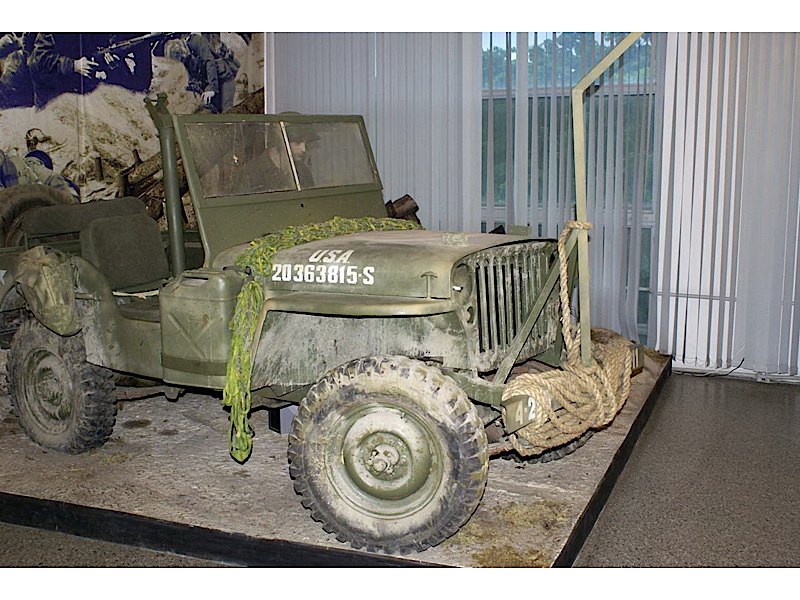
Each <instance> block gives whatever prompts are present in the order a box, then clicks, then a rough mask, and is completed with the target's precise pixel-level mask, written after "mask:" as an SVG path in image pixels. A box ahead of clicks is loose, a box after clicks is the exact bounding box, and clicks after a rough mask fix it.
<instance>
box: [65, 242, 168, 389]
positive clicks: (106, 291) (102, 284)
mask: <svg viewBox="0 0 800 600" xmlns="http://www.w3.org/2000/svg"><path fill="white" fill-rule="evenodd" d="M74 260H75V262H76V266H77V272H78V278H77V279H78V281H77V285H76V293H75V297H76V300H77V302H78V309H79V311H80V316H81V322H82V325H83V328H82V330H81V333H79V334H78V335H83V339H84V344H85V346H86V360H88V361H89V362H90V363H93V364H96V365H100V366H102V367H106V368H109V369H113V370H115V371H122V372H125V373H135V374H137V375H141V376H143V377H152V378H153V379H161V377H162V374H163V371H162V368H161V327H160V324H159V323H158V322H157V321H147V320H139V319H129V318H127V317H125V316H124V315H123V314H122V311H121V310H120V307H119V305H118V304H117V301H116V299H115V298H114V296H113V294H112V293H111V287H110V286H109V285H108V282H107V281H106V278H105V277H103V275H102V274H101V273H100V271H98V270H97V269H96V268H95V267H93V266H92V265H91V264H89V263H88V262H86V261H85V260H83V259H80V258H77V257H76V258H75V259H74Z"/></svg>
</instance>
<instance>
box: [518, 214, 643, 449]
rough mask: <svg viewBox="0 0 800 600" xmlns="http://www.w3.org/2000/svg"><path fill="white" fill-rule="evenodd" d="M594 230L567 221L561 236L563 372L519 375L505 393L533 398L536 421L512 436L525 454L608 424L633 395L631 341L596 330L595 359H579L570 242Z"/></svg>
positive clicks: (582, 222)
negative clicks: (569, 267)
mask: <svg viewBox="0 0 800 600" xmlns="http://www.w3.org/2000/svg"><path fill="white" fill-rule="evenodd" d="M592 227H593V225H592V224H591V223H590V222H588V221H567V222H566V223H565V226H564V229H563V230H562V232H561V235H560V236H559V238H558V259H559V279H560V281H559V292H560V293H559V296H560V301H561V330H562V333H563V337H564V345H565V347H566V358H565V359H564V361H563V362H562V369H561V370H556V371H549V372H547V373H540V374H534V373H525V374H522V375H519V376H517V377H515V378H514V379H512V380H511V381H510V382H509V383H508V385H507V386H506V388H505V389H504V390H503V401H506V400H507V399H509V398H511V397H513V396H528V397H529V398H532V399H534V401H535V404H536V407H535V411H534V414H535V417H534V419H533V421H532V422H530V423H528V424H527V425H526V426H525V427H523V428H522V429H520V430H518V431H517V432H515V433H512V434H511V435H510V436H509V440H510V442H511V446H512V447H513V448H514V450H516V451H517V452H518V453H519V454H520V455H521V456H535V455H537V454H541V453H542V452H544V451H545V450H548V449H549V448H554V447H556V446H560V445H562V444H566V443H567V442H570V441H571V440H573V439H575V438H577V437H579V436H581V435H583V433H585V432H586V431H587V430H589V429H592V428H598V427H603V426H604V425H607V424H608V423H610V422H611V420H612V419H613V418H614V417H615V416H616V414H617V413H618V412H619V410H620V409H621V408H622V406H623V404H625V401H626V400H627V399H628V396H629V394H630V380H631V368H632V365H633V357H632V354H631V350H630V342H628V340H626V339H624V338H623V337H622V336H620V335H619V334H617V333H614V332H612V331H609V330H606V329H599V328H597V329H592V332H591V338H592V361H591V364H590V365H589V366H584V365H583V362H582V361H581V356H580V337H581V334H580V331H581V325H580V323H577V324H576V325H575V326H574V332H573V325H572V320H571V311H570V298H569V287H568V281H567V252H566V240H567V236H568V235H569V234H570V231H571V230H573V229H580V230H584V231H588V230H590V229H592ZM520 438H522V439H520Z"/></svg>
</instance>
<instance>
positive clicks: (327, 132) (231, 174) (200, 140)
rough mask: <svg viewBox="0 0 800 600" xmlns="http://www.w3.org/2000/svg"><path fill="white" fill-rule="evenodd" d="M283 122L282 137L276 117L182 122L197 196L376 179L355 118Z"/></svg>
mask: <svg viewBox="0 0 800 600" xmlns="http://www.w3.org/2000/svg"><path fill="white" fill-rule="evenodd" d="M284 126H285V131H286V137H285V138H284V134H283V130H282V128H281V124H280V123H277V122H263V121H262V122H255V121H253V122H244V123H187V124H186V135H187V139H188V141H189V144H190V146H191V153H192V156H193V158H194V167H195V169H196V171H197V178H198V180H199V182H200V186H201V188H202V190H203V196H204V197H206V198H217V197H222V196H239V195H246V194H260V193H267V192H282V191H291V190H297V189H301V190H302V189H315V188H326V187H338V186H348V185H358V184H371V183H376V177H375V173H374V171H373V169H372V165H371V163H370V160H369V155H368V152H367V149H366V146H365V144H364V139H363V137H362V135H361V129H360V127H359V126H358V123H354V122H327V121H320V122H313V123H290V122H286V123H285V124H284ZM287 139H288V142H289V144H288V147H287V144H286V141H287ZM290 154H291V157H290Z"/></svg>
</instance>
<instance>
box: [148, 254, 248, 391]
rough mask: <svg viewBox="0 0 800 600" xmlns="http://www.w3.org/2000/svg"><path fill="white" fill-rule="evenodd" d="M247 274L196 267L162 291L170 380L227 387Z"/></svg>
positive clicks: (163, 344)
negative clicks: (233, 335) (237, 311)
mask: <svg viewBox="0 0 800 600" xmlns="http://www.w3.org/2000/svg"><path fill="white" fill-rule="evenodd" d="M243 283H244V276H243V275H242V274H241V273H240V272H238V271H235V270H232V269H230V270H222V271H220V270H218V269H193V270H189V271H184V272H183V273H182V274H181V275H180V276H178V278H177V279H175V281H172V282H170V283H168V284H166V285H165V286H164V287H163V288H162V290H161V293H160V310H161V365H162V367H163V369H164V381H166V382H169V383H173V384H180V385H186V386H202V387H209V388H214V389H222V388H223V387H224V384H225V372H226V367H227V364H228V354H229V352H230V347H231V328H230V321H231V318H232V317H233V312H234V308H235V307H236V298H237V296H238V294H239V290H241V288H242V285H243Z"/></svg>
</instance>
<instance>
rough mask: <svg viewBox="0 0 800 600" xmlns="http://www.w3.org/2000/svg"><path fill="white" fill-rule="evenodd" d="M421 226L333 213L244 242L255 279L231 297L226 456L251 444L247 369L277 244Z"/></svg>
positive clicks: (242, 262)
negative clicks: (327, 218) (329, 217)
mask: <svg viewBox="0 0 800 600" xmlns="http://www.w3.org/2000/svg"><path fill="white" fill-rule="evenodd" d="M403 229H405V230H408V229H422V226H420V225H418V224H416V223H413V222H411V221H403V220H399V219H390V218H382V219H378V218H372V217H365V218H360V219H343V218H340V217H334V218H333V219H332V220H330V221H326V222H324V223H312V224H309V225H301V226H298V227H287V228H286V229H283V230H281V231H279V232H277V233H271V234H269V235H266V236H264V237H261V238H259V239H257V240H254V241H253V242H251V244H250V246H249V248H247V250H245V251H244V252H242V253H241V254H240V255H239V256H238V257H237V258H236V261H235V262H236V264H237V265H238V266H240V267H250V269H252V272H253V275H254V279H253V280H251V281H249V282H247V283H246V284H245V285H244V287H243V288H242V291H241V292H240V293H239V296H238V298H237V301H236V309H235V311H234V315H233V319H232V320H231V331H232V334H233V336H232V340H231V351H230V357H229V359H228V370H227V374H226V377H225V388H224V390H223V399H222V402H223V404H224V405H225V406H230V407H231V416H230V429H229V440H228V447H229V450H230V453H231V456H232V457H233V458H234V460H236V461H238V462H240V463H241V462H244V461H246V460H247V459H248V457H249V456H250V453H251V452H252V449H253V431H252V429H251V428H250V424H249V423H248V420H247V415H248V413H249V412H250V401H251V398H250V375H251V367H252V362H251V361H252V352H253V345H254V341H255V339H254V338H255V335H256V331H257V329H258V322H259V319H260V318H261V311H262V308H263V306H264V291H263V290H264V286H265V284H266V278H267V275H268V274H269V273H270V270H271V267H272V257H273V256H274V255H275V253H276V252H278V251H279V250H285V249H287V248H291V247H293V246H297V245H298V244H305V243H307V242H314V241H317V240H322V239H325V238H329V237H333V236H337V235H346V234H348V233H359V232H363V231H395V230H403Z"/></svg>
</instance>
